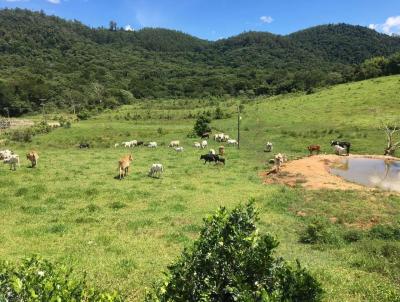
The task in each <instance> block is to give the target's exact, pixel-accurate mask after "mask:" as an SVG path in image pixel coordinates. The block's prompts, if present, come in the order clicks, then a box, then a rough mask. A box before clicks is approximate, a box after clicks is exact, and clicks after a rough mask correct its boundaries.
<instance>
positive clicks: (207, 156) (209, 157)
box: [200, 153, 216, 164]
mask: <svg viewBox="0 0 400 302" xmlns="http://www.w3.org/2000/svg"><path fill="white" fill-rule="evenodd" d="M200 160H204V164H206V163H211V162H216V159H215V155H213V154H209V153H208V154H204V155H201V156H200Z"/></svg>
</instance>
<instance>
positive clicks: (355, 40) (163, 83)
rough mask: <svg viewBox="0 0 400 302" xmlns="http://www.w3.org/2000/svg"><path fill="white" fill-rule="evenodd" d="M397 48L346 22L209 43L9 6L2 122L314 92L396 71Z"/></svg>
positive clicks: (0, 80) (2, 28)
mask: <svg viewBox="0 0 400 302" xmlns="http://www.w3.org/2000/svg"><path fill="white" fill-rule="evenodd" d="M398 51H400V38H398V37H389V36H386V35H382V34H379V33H377V32H375V31H372V30H369V29H367V28H364V27H360V26H351V25H346V24H337V25H325V26H318V27H315V28H310V29H307V30H305V31H301V32H298V33H294V34H292V35H288V36H279V35H274V34H270V33H265V32H246V33H243V34H240V35H238V36H235V37H231V38H228V39H222V40H219V41H216V42H210V41H205V40H201V39H198V38H196V37H192V36H190V35H187V34H184V33H182V32H179V31H174V30H167V29H160V28H145V29H142V30H139V31H133V32H132V31H124V30H122V29H120V28H118V27H117V24H116V22H114V21H112V22H110V28H89V27H87V26H85V25H83V24H82V23H80V22H79V21H76V20H73V21H66V20H63V19H61V18H58V17H55V16H48V15H46V14H44V13H43V12H32V11H29V10H21V9H14V10H10V9H5V10H0V60H1V63H2V68H1V70H0V110H2V111H0V115H6V114H8V112H9V113H10V115H11V116H19V115H22V114H26V113H31V112H39V111H41V110H42V109H43V107H45V110H47V111H52V110H55V109H61V110H66V111H70V112H74V111H75V112H77V113H79V114H80V115H81V116H83V117H85V116H88V115H89V114H90V113H91V112H97V111H100V110H103V109H104V108H115V107H117V106H120V105H123V104H129V103H132V102H138V101H140V100H141V99H180V98H187V99H193V102H195V99H199V98H226V97H229V96H245V97H253V96H260V95H265V96H270V95H276V94H282V93H290V92H296V91H307V92H309V93H312V92H313V90H314V89H315V88H318V87H323V86H327V85H334V84H338V83H344V82H348V81H353V80H359V79H364V78H369V77H374V76H380V75H385V74H396V73H398V72H399V71H398V57H399V55H398V54H397V55H396V54H395V53H396V52H398ZM396 64H397V65H396ZM382 66H385V67H382ZM6 111H7V112H6Z"/></svg>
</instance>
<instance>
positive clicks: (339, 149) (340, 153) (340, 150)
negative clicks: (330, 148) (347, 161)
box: [334, 145, 347, 155]
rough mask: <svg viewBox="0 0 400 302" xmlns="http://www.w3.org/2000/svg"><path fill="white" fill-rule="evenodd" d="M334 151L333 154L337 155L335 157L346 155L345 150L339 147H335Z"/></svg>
mask: <svg viewBox="0 0 400 302" xmlns="http://www.w3.org/2000/svg"><path fill="white" fill-rule="evenodd" d="M334 149H335V154H337V155H344V154H347V150H346V148H343V147H340V146H339V145H335V146H334Z"/></svg>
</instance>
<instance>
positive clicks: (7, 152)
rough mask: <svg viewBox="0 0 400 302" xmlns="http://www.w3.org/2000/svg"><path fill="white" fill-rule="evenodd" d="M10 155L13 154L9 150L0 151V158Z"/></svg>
mask: <svg viewBox="0 0 400 302" xmlns="http://www.w3.org/2000/svg"><path fill="white" fill-rule="evenodd" d="M11 155H13V152H12V151H11V150H2V151H0V160H3V159H5V158H8V157H10V156H11Z"/></svg>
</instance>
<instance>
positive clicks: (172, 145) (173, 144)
mask: <svg viewBox="0 0 400 302" xmlns="http://www.w3.org/2000/svg"><path fill="white" fill-rule="evenodd" d="M179 143H180V142H179V141H171V142H170V143H169V145H168V147H179Z"/></svg>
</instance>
